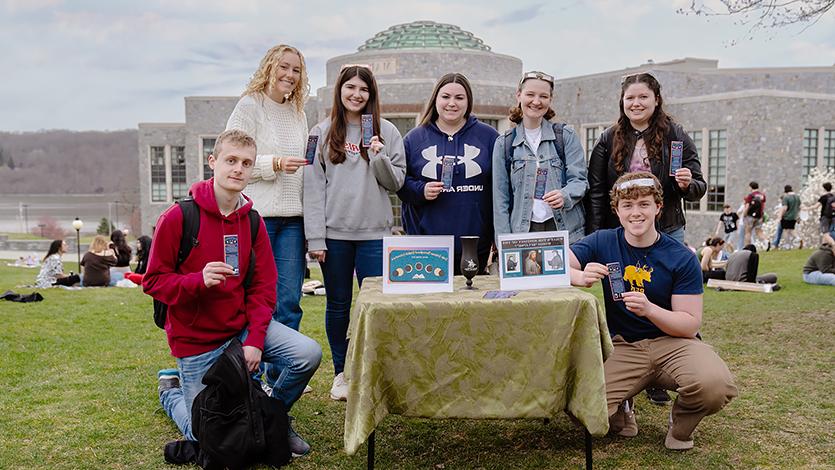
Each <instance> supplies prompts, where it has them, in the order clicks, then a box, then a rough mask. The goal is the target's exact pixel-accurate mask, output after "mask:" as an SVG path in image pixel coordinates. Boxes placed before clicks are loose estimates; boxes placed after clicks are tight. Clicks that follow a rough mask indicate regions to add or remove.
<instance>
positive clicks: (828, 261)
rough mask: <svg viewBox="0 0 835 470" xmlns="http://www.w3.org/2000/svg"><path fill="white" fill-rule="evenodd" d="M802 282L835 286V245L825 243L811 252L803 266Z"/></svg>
mask: <svg viewBox="0 0 835 470" xmlns="http://www.w3.org/2000/svg"><path fill="white" fill-rule="evenodd" d="M803 282H805V283H807V284H818V285H822V286H835V245H833V244H829V243H825V244H823V245H821V246H820V248H818V249H817V250H815V251H814V252H812V255H811V256H809V259H808V260H806V264H805V265H804V266H803Z"/></svg>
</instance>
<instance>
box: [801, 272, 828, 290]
mask: <svg viewBox="0 0 835 470" xmlns="http://www.w3.org/2000/svg"><path fill="white" fill-rule="evenodd" d="M803 281H804V282H805V283H807V284H818V285H821V286H835V274H832V273H822V272H820V271H812V272H810V273H808V274H804V275H803Z"/></svg>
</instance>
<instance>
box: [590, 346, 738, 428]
mask: <svg viewBox="0 0 835 470" xmlns="http://www.w3.org/2000/svg"><path fill="white" fill-rule="evenodd" d="M612 343H613V344H614V347H615V349H614V352H613V353H612V355H611V356H609V358H608V359H607V360H606V362H605V363H604V364H603V369H604V372H605V375H606V402H607V404H608V406H609V418H610V421H611V418H612V415H614V414H615V413H616V412H617V409H618V406H619V405H620V404H621V403H622V402H623V401H624V400H627V399H629V398H632V397H633V396H635V395H637V394H638V393H640V392H641V390H643V389H644V388H646V387H647V386H648V385H650V384H653V385H654V386H657V387H660V388H665V389H667V390H673V391H676V392H678V398H677V399H676V401H675V403H673V409H672V414H673V430H672V434H673V437H675V438H676V439H679V440H682V441H687V440H690V439H691V435H692V434H693V430H695V429H696V426H697V425H698V424H699V422H700V421H701V420H702V418H704V417H705V416H708V415H711V414H713V413H716V412H717V411H719V410H721V409H722V408H723V407H724V406H725V405H727V404H728V403H729V402H730V401H731V400H732V399H733V398H734V397H736V395H737V389H736V386H735V385H734V382H733V377H732V376H731V372H730V371H729V370H728V366H726V365H725V362H724V361H723V360H722V359H721V358H720V357H719V355H717V354H716V352H715V351H714V350H713V348H712V347H711V346H710V345H708V344H706V343H704V342H702V341H700V340H698V339H695V338H673V337H670V336H662V337H660V338H655V339H645V340H641V341H636V342H634V343H627V342H626V341H624V339H623V338H621V337H620V336H615V337H614V338H612Z"/></svg>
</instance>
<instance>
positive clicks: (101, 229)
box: [96, 217, 116, 236]
mask: <svg viewBox="0 0 835 470" xmlns="http://www.w3.org/2000/svg"><path fill="white" fill-rule="evenodd" d="M114 230H116V227H115V226H114V225H113V223H112V222H108V220H107V217H102V218H101V221H99V226H98V227H96V233H98V234H99V235H107V236H109V235H110V234H111V233H113V231H114Z"/></svg>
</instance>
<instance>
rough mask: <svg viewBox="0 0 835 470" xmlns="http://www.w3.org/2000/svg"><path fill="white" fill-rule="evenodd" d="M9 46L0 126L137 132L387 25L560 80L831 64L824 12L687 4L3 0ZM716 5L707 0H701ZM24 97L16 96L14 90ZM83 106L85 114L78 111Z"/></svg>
mask: <svg viewBox="0 0 835 470" xmlns="http://www.w3.org/2000/svg"><path fill="white" fill-rule="evenodd" d="M0 1H2V3H0V11H3V12H5V14H3V15H0V43H2V44H4V45H6V46H7V47H6V50H7V53H6V55H5V56H4V64H6V67H5V68H4V70H5V71H4V81H3V82H4V86H3V87H0V106H2V107H3V109H15V112H14V113H2V114H0V129H2V130H27V129H38V128H55V127H65V128H71V129H90V128H125V127H134V126H135V125H136V123H137V122H139V121H178V120H182V119H183V102H182V97H183V96H185V95H196V94H213V95H216V94H228V95H236V94H238V93H240V91H241V89H242V88H243V86H244V85H245V83H246V81H247V80H248V78H249V76H250V75H251V74H252V72H253V71H254V70H255V68H256V67H257V64H258V61H259V60H260V59H261V57H262V55H263V54H264V52H265V51H266V50H267V49H268V48H269V47H270V46H272V45H274V44H278V43H289V44H293V45H297V46H298V47H300V48H301V49H302V52H303V53H304V54H305V56H306V58H307V62H308V67H309V73H310V76H311V84H312V86H313V89H314V92H315V89H316V88H318V87H320V86H322V85H324V82H323V80H324V73H325V70H324V69H325V63H326V61H327V60H328V59H329V58H331V57H334V56H336V55H341V54H347V53H351V52H354V51H356V48H357V47H358V46H359V45H361V44H362V42H363V41H365V40H366V39H368V38H370V37H371V36H373V35H374V34H375V33H377V32H379V31H382V30H384V29H386V28H388V27H390V26H392V25H395V24H400V23H406V22H411V21H416V20H432V21H438V22H442V23H452V24H456V25H458V26H460V27H462V28H463V29H465V30H468V31H471V32H472V33H473V34H474V35H475V36H477V37H479V38H481V39H483V40H484V41H485V43H487V44H488V45H490V46H492V48H493V51H495V52H498V53H502V54H509V55H513V56H516V57H519V58H521V59H522V60H523V63H524V67H525V68H526V69H533V68H536V69H543V70H546V71H549V72H552V73H554V74H555V75H556V76H558V77H566V76H575V75H583V74H590V73H596V72H602V71H606V70H613V69H620V68H624V67H628V66H634V65H637V64H640V63H643V62H644V61H646V60H647V59H649V58H652V59H654V60H656V61H658V62H660V61H666V60H671V59H676V58H682V57H685V56H691V57H703V58H713V59H718V60H719V61H720V65H721V66H723V67H730V66H738V67H754V66H758V67H759V66H780V65H792V66H797V65H831V64H832V63H833V61H835V32H834V31H835V28H833V27H832V26H833V25H835V14H833V13H830V14H829V15H828V16H827V17H825V18H824V19H822V20H821V22H819V23H818V24H817V25H815V26H814V27H812V28H810V29H809V30H807V31H806V32H804V33H803V34H800V35H798V34H797V31H796V30H785V31H783V30H781V31H777V32H775V33H774V34H772V35H764V36H757V37H755V38H754V39H753V40H745V41H740V42H739V43H738V45H736V46H734V47H728V46H727V44H728V42H729V41H731V40H734V39H741V38H744V37H746V28H744V27H737V26H734V25H733V20H732V19H729V18H724V17H722V18H720V17H715V18H704V17H699V16H695V15H689V16H685V15H679V14H676V9H677V8H679V7H680V6H681V5H685V6H686V5H687V4H688V3H687V2H688V1H689V0H672V2H670V1H668V0H666V1H665V0H650V1H647V2H630V1H628V0H603V1H602V2H583V1H579V0H577V1H574V2H572V3H565V2H563V3H560V4H556V3H551V2H547V3H546V2H544V1H543V0H530V1H519V2H516V3H508V2H506V1H505V0H501V1H500V0H483V1H482V2H479V3H477V4H476V3H474V2H471V1H466V0H448V1H441V0H430V1H427V2H425V3H421V2H413V1H406V0H366V1H364V2H359V3H357V2H355V3H349V4H348V3H344V2H337V1H335V0H332V1H331V0H307V1H303V0H282V1H279V2H276V1H274V0H252V1H242V0H239V1H230V0H183V1H180V2H169V1H166V0H151V1H148V2H142V3H139V2H98V1H94V0H77V1H74V2H71V3H65V2H62V1H58V0H0ZM711 1H714V0H711ZM22 97H23V98H25V99H23V98H22ZM81 110H83V112H80V111H81Z"/></svg>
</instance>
